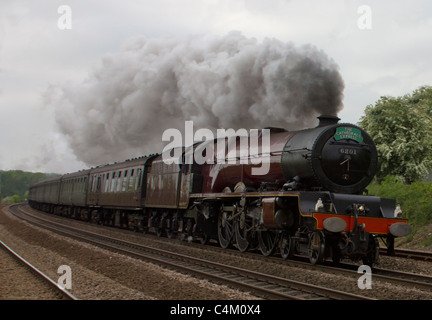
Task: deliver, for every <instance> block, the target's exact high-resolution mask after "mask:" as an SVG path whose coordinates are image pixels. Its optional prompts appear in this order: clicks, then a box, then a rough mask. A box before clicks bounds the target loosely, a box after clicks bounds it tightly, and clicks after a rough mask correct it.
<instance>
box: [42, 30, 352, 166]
mask: <svg viewBox="0 0 432 320" xmlns="http://www.w3.org/2000/svg"><path fill="white" fill-rule="evenodd" d="M343 89H344V82H343V80H342V77H341V75H340V73H339V71H338V66H337V65H336V64H335V63H334V62H333V61H332V60H331V59H329V58H328V57H327V56H326V54H325V53H323V52H322V51H320V50H318V49H316V48H315V47H313V46H310V45H307V46H302V47H295V46H294V45H293V44H292V43H283V42H281V41H279V40H276V39H265V40H264V41H263V42H262V43H259V42H258V41H257V40H256V39H251V38H247V37H245V36H243V35H242V34H241V33H238V32H231V33H229V34H228V35H226V36H224V37H211V38H209V37H206V36H196V37H191V38H189V39H188V40H186V41H179V40H174V39H145V38H136V39H132V40H129V41H128V43H127V44H126V45H125V46H124V48H123V49H122V50H121V51H120V52H118V53H114V54H110V55H107V56H105V57H104V58H103V59H102V64H101V66H99V67H98V68H96V69H95V70H94V71H93V73H92V74H91V75H90V76H89V79H87V80H86V81H84V82H83V83H82V84H79V85H67V86H66V85H63V86H60V87H55V88H51V89H50V90H49V93H48V94H47V95H46V98H47V103H49V104H54V105H55V107H56V119H57V122H58V124H59V128H60V130H61V132H62V133H63V134H65V135H66V136H67V137H68V139H69V142H70V144H71V146H72V148H73V150H74V152H75V153H76V155H77V157H78V158H79V159H80V160H82V161H84V162H86V163H87V164H88V165H97V164H104V163H108V162H113V161H122V160H124V159H127V158H131V157H136V156H140V155H144V154H148V153H158V152H161V151H162V149H163V147H164V145H166V142H162V133H163V132H164V131H165V130H166V129H168V128H176V129H179V130H180V131H183V129H184V121H185V120H192V121H194V128H195V130H197V129H199V128H208V129H212V130H215V129H217V128H223V129H229V128H233V129H236V130H237V129H239V128H245V129H252V128H254V129H260V128H264V127H268V126H273V127H284V128H286V129H289V130H294V129H301V128H303V127H308V126H314V125H315V124H316V121H317V120H316V117H317V116H318V115H320V114H331V115H336V114H337V113H338V112H339V111H340V110H341V109H342V108H343V105H342V99H343Z"/></svg>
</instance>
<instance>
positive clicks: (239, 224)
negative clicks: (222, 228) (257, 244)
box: [234, 212, 252, 252]
mask: <svg viewBox="0 0 432 320" xmlns="http://www.w3.org/2000/svg"><path fill="white" fill-rule="evenodd" d="M248 220H250V219H248V218H247V217H246V214H245V212H242V213H241V214H240V215H238V216H237V218H236V220H235V223H234V228H235V239H236V244H237V249H239V250H240V251H241V252H245V251H247V250H249V248H250V246H251V240H252V239H251V234H250V233H251V232H250V229H251V225H250V221H248Z"/></svg>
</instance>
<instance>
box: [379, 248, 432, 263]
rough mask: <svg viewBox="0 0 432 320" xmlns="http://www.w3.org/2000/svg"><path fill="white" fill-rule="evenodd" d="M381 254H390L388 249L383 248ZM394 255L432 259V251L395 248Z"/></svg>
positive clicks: (422, 259)
mask: <svg viewBox="0 0 432 320" xmlns="http://www.w3.org/2000/svg"><path fill="white" fill-rule="evenodd" d="M380 254H382V255H388V254H387V249H384V248H381V249H380ZM393 256H394V257H400V258H405V259H414V260H421V261H432V252H427V251H419V250H410V249H395V253H394V255H393Z"/></svg>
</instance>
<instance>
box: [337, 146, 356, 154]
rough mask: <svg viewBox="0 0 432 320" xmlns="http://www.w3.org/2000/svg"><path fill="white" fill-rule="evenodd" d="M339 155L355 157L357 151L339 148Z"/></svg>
mask: <svg viewBox="0 0 432 320" xmlns="http://www.w3.org/2000/svg"><path fill="white" fill-rule="evenodd" d="M339 153H342V154H349V155H356V154H357V150H356V149H350V148H340V149H339Z"/></svg>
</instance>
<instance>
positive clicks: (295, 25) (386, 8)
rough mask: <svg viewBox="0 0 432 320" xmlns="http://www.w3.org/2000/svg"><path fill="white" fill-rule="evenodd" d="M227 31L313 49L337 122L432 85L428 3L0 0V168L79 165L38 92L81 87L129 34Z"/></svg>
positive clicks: (423, 0) (431, 19)
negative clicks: (335, 89) (322, 65)
mask: <svg viewBox="0 0 432 320" xmlns="http://www.w3.org/2000/svg"><path fill="white" fill-rule="evenodd" d="M63 4H64V5H68V6H70V8H71V10H72V29H71V30H60V29H59V27H58V25H57V22H58V19H59V18H60V16H61V14H59V13H58V12H57V10H58V8H59V6H60V5H63ZM362 5H367V6H369V7H370V9H371V14H372V16H371V17H372V20H371V21H372V26H371V27H372V28H371V29H366V30H362V29H360V28H359V26H358V22H359V19H360V18H361V16H362V14H360V13H359V12H358V9H359V7H360V6H362ZM233 30H234V31H239V32H241V34H242V35H244V36H245V37H247V38H256V39H257V41H259V42H260V41H262V40H263V39H264V38H276V39H277V40H278V41H282V42H290V41H291V42H293V43H294V44H295V45H296V46H301V45H304V44H311V45H313V46H315V47H316V48H317V49H318V50H322V51H323V52H324V53H325V54H326V55H327V56H328V57H329V58H330V59H332V60H333V61H334V62H335V63H336V64H337V65H338V66H339V71H340V73H341V75H342V78H343V80H344V82H345V90H344V100H343V103H344V109H343V110H342V111H341V112H340V113H339V117H340V118H342V120H343V121H344V122H354V123H355V122H357V121H359V119H360V117H361V116H362V115H363V111H364V108H365V107H366V106H367V105H369V104H374V103H375V102H376V101H377V100H378V99H379V97H380V96H384V95H392V96H399V95H403V94H406V93H409V92H412V91H413V90H414V89H416V88H418V87H419V86H422V85H431V84H432V68H431V57H432V2H431V1H426V0H413V1H388V0H381V1H373V2H372V1H370V2H369V3H368V2H367V1H366V2H365V1H357V0H347V1H343V0H336V1H335V0H325V1H312V0H307V1H296V0H292V1H285V0H265V1H264V0H225V1H218V0H182V1H178V0H159V1H130V0H123V1H100V0H99V1H91V0H86V1H83V0H81V1H80V0H74V1H70V0H65V1H61V2H59V1H54V0H39V1H30V0H29V1H24V0H6V1H2V2H1V3H0V150H1V151H0V169H2V170H9V169H22V170H29V171H46V172H69V171H74V170H79V169H82V168H85V167H86V164H84V163H83V162H81V161H79V160H78V159H76V156H75V155H74V153H73V151H72V149H71V148H70V147H69V146H68V143H67V139H66V138H65V136H64V135H63V134H61V133H60V131H59V128H58V125H57V123H56V121H55V113H54V110H53V109H54V107H53V106H50V105H46V104H45V103H44V101H46V95H47V94H48V92H49V91H50V90H49V88H50V87H52V86H57V85H61V86H67V84H68V83H69V84H71V85H73V84H79V83H83V82H84V81H85V79H86V78H88V75H89V74H91V73H92V72H93V70H95V68H97V67H98V66H100V65H101V61H102V59H103V58H104V57H107V55H108V56H109V55H110V54H115V53H117V52H119V51H120V50H121V48H122V46H123V45H124V44H125V43H126V42H127V41H130V39H131V38H134V37H141V36H143V37H145V38H149V39H150V38H159V39H163V38H175V39H180V40H181V39H187V38H188V37H190V36H192V35H214V36H224V35H226V34H228V33H229V32H231V31H233ZM71 120H72V119H71ZM158 151H159V150H154V152H158Z"/></svg>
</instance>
